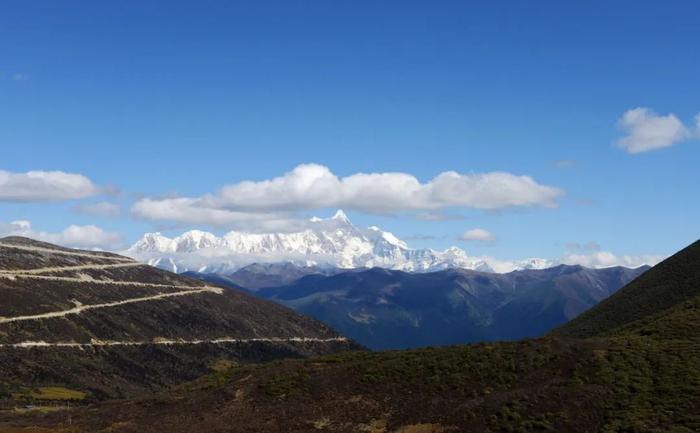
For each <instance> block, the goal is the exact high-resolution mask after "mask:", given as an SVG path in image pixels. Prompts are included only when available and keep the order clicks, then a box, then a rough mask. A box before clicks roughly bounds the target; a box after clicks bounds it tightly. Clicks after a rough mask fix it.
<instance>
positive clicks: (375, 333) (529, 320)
mask: <svg viewBox="0 0 700 433" xmlns="http://www.w3.org/2000/svg"><path fill="white" fill-rule="evenodd" d="M290 266H291V265H288V264H287V265H281V266H278V267H273V266H269V265H268V266H256V267H249V268H247V269H245V272H241V273H234V274H232V275H231V276H230V278H226V277H220V276H216V275H204V276H202V275H197V274H195V276H196V277H198V278H205V279H206V280H207V281H212V282H216V283H218V284H223V285H229V286H231V287H237V284H236V283H238V284H243V286H244V287H246V286H245V282H246V281H255V278H254V276H255V275H259V276H260V277H259V280H263V281H275V280H278V279H280V278H282V277H284V278H288V277H290V276H291V275H294V274H300V273H302V272H304V271H306V272H312V270H311V269H308V268H305V269H301V270H299V269H297V270H295V269H293V268H292V269H290ZM647 269H648V267H641V268H638V269H628V268H622V267H614V268H606V269H588V268H584V267H581V266H566V265H560V266H556V267H553V268H549V269H542V270H524V271H516V272H511V273H508V274H494V273H486V272H477V271H469V270H463V269H459V270H457V269H451V270H445V271H439V272H431V273H424V274H415V273H407V272H402V271H392V270H387V269H380V268H374V269H367V270H354V271H345V272H340V271H337V273H336V274H334V275H322V274H320V273H314V274H312V275H306V276H302V277H301V278H298V279H296V281H294V282H292V283H291V284H285V285H280V286H277V287H262V288H261V287H253V288H252V290H251V292H253V293H254V294H255V295H256V296H259V297H261V298H264V299H269V300H273V301H275V302H278V303H281V304H283V305H286V306H288V307H290V308H293V309H295V310H297V311H298V312H300V313H303V314H305V315H308V316H311V317H314V318H316V319H318V320H320V321H321V322H323V323H325V324H327V325H329V326H331V327H332V328H334V329H337V330H339V331H340V332H342V333H343V334H344V335H347V336H348V337H350V338H352V339H354V340H356V341H358V342H359V343H361V344H363V345H365V346H367V347H370V348H372V349H405V348H412V347H421V346H439V345H448V344H464V343H473V342H478V341H502V340H515V339H519V338H526V337H538V336H541V335H543V334H545V333H546V332H548V331H550V330H551V329H553V328H555V327H557V326H560V325H562V324H563V323H566V322H567V321H569V320H571V319H573V318H574V317H576V316H578V315H579V314H581V313H582V312H584V311H586V310H588V309H589V308H591V307H592V306H594V305H596V304H597V303H599V302H600V301H602V300H603V299H605V298H607V297H608V296H610V295H612V294H613V293H615V292H616V291H617V290H618V289H620V288H621V287H622V286H624V285H625V284H627V283H629V282H630V281H632V280H633V279H634V278H636V277H637V276H639V275H641V274H642V273H643V272H644V271H646V270H647ZM246 288H247V287H246Z"/></svg>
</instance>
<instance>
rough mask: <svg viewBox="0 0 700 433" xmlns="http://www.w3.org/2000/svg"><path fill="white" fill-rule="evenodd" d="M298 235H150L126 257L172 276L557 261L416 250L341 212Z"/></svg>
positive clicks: (502, 266)
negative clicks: (275, 268) (277, 267)
mask: <svg viewBox="0 0 700 433" xmlns="http://www.w3.org/2000/svg"><path fill="white" fill-rule="evenodd" d="M307 225H308V227H307V228H306V229H305V230H303V231H300V232H296V233H265V234H259V233H245V232H238V231H232V232H229V233H227V234H225V235H224V236H223V237H218V236H215V235H214V234H212V233H209V232H204V231H199V230H191V231H188V232H185V233H183V234H182V235H180V236H177V237H175V238H168V237H166V236H163V235H162V234H160V233H147V234H146V235H144V236H143V237H142V238H141V239H140V240H139V241H137V242H136V243H134V244H133V245H132V246H131V247H130V248H129V249H128V250H127V251H126V252H125V254H127V255H129V256H131V257H133V258H135V259H137V260H141V261H144V262H147V263H149V264H150V265H152V266H157V267H160V268H163V269H167V270H170V271H173V272H186V271H195V272H206V273H218V274H226V273H231V272H234V271H236V270H237V269H239V268H241V267H244V266H246V265H249V264H252V263H256V262H257V263H279V262H289V263H294V264H296V265H298V266H306V267H308V266H321V267H337V268H342V269H351V268H373V267H382V268H387V269H395V270H402V271H407V272H431V271H437V270H442V269H450V268H461V269H471V270H478V271H484V272H510V271H513V270H521V269H543V268H548V267H551V266H554V265H556V264H557V263H555V262H553V261H550V260H546V259H538V258H533V259H527V260H522V261H515V262H498V261H495V260H491V259H489V258H482V257H472V256H469V255H468V254H467V253H466V252H465V251H464V250H462V249H460V248H458V247H450V248H448V249H446V250H444V251H437V250H434V249H412V248H410V247H409V246H408V244H407V243H406V242H404V241H403V240H401V239H398V238H397V237H396V236H394V235H393V234H392V233H390V232H386V231H383V230H381V229H380V228H378V227H376V226H371V227H368V228H366V229H361V228H358V227H356V226H355V225H353V224H352V222H350V220H349V219H348V217H347V215H345V213H344V212H343V211H342V210H339V211H338V212H336V214H335V215H334V216H333V217H331V218H326V219H322V218H315V217H314V218H311V219H310V220H309V221H308V224H307Z"/></svg>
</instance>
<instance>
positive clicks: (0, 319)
mask: <svg viewBox="0 0 700 433" xmlns="http://www.w3.org/2000/svg"><path fill="white" fill-rule="evenodd" d="M223 292H224V289H222V288H220V287H212V286H205V287H202V288H193V289H190V290H183V291H179V292H170V293H159V294H157V295H152V296H143V297H139V298H129V299H124V300H121V301H115V302H105V303H101V304H90V305H82V304H80V303H78V302H76V304H79V305H76V306H75V307H74V308H71V309H69V310H62V311H52V312H49V313H41V314H32V315H28V316H16V317H0V324H1V323H11V322H20V321H26V320H42V319H50V318H54V317H64V316H68V315H71V314H80V313H81V312H83V311H87V310H94V309H98V308H110V307H117V306H120V305H126V304H133V303H136V302H147V301H156V300H160V299H165V298H172V297H177V296H190V295H194V294H198V293H215V294H217V295H221V294H223Z"/></svg>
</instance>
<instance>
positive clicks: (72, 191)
mask: <svg viewBox="0 0 700 433" xmlns="http://www.w3.org/2000/svg"><path fill="white" fill-rule="evenodd" d="M99 193H100V188H98V187H97V186H96V185H95V184H94V183H93V182H92V181H91V180H90V179H88V178H87V177H85V176H83V175H81V174H75V173H65V172H62V171H28V172H26V173H11V172H9V171H3V170H0V202H1V201H10V202H49V201H64V200H75V199H81V198H85V197H89V196H93V195H96V194H99Z"/></svg>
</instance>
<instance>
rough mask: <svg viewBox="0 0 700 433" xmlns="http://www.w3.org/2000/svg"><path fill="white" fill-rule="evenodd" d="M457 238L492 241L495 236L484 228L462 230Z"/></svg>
mask: <svg viewBox="0 0 700 433" xmlns="http://www.w3.org/2000/svg"><path fill="white" fill-rule="evenodd" d="M459 239H461V240H463V241H476V242H493V241H495V240H496V237H495V236H494V235H493V233H491V232H490V231H488V230H485V229H471V230H467V231H466V232H464V233H463V234H462V236H460V238H459Z"/></svg>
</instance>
